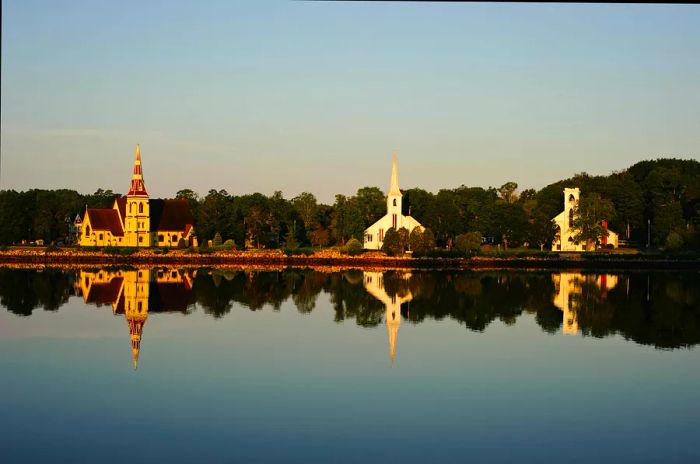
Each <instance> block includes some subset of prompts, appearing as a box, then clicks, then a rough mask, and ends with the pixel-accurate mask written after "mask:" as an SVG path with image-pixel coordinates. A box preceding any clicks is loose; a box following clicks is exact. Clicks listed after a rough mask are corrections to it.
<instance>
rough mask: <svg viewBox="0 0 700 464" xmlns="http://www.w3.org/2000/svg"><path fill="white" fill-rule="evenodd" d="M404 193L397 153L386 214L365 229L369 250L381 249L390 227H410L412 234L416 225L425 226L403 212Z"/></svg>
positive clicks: (365, 241) (392, 169)
mask: <svg viewBox="0 0 700 464" xmlns="http://www.w3.org/2000/svg"><path fill="white" fill-rule="evenodd" d="M402 197H403V194H402V193H401V190H400V189H399V173H398V161H397V160H396V153H394V155H393V158H392V160H391V181H390V182H389V193H388V194H387V197H386V214H385V215H384V217H383V218H381V219H380V220H378V221H377V222H375V223H374V224H372V225H371V226H369V227H368V228H367V229H365V237H364V247H365V248H366V249H368V250H380V249H381V248H382V244H383V243H384V234H385V233H386V231H387V230H389V229H390V228H392V227H393V228H394V229H395V230H399V229H400V228H402V227H405V228H406V229H408V233H409V234H410V233H411V231H413V229H415V228H416V227H421V228H422V227H423V226H421V225H420V223H419V222H418V221H416V220H415V219H413V218H412V217H411V216H404V215H403V214H401V199H402Z"/></svg>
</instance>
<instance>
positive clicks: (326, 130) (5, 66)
mask: <svg viewBox="0 0 700 464" xmlns="http://www.w3.org/2000/svg"><path fill="white" fill-rule="evenodd" d="M2 6H3V10H2V84H1V90H2V103H1V127H0V129H1V131H2V138H1V142H0V148H1V150H2V159H1V161H0V168H1V170H0V189H15V190H27V189H30V188H70V189H75V190H78V191H79V192H82V193H92V192H94V191H95V190H96V189H97V188H105V189H112V190H114V191H115V192H118V193H126V191H127V190H128V185H129V180H130V177H131V169H132V164H133V157H134V150H135V146H136V144H137V143H139V144H140V145H141V154H142V159H143V170H144V179H145V182H146V186H147V188H148V190H149V193H150V194H151V196H152V197H172V196H174V195H175V193H176V192H177V191H178V190H180V189H183V188H190V189H193V190H195V191H196V192H198V193H200V194H206V192H207V191H208V190H210V189H212V188H214V189H217V190H219V189H225V190H226V191H227V192H228V193H230V194H236V195H241V194H247V193H253V192H261V193H264V194H266V195H270V194H272V193H273V192H274V191H275V190H281V191H282V192H283V194H284V196H285V197H286V198H293V197H294V196H296V195H298V194H299V193H301V192H304V191H308V192H311V193H313V194H314V195H316V197H317V198H318V199H319V200H320V201H323V202H326V203H332V202H333V198H334V195H335V194H336V193H342V194H346V195H350V194H353V193H355V192H356V191H357V189H358V188H360V187H363V186H377V187H380V188H381V189H382V190H387V188H388V184H389V176H390V168H391V154H392V152H393V151H394V150H395V151H396V152H397V154H398V159H399V179H400V182H401V187H402V188H412V187H420V188H423V189H426V190H428V191H432V192H437V191H438V190H439V189H441V188H454V187H458V186H460V185H467V186H481V187H489V186H494V187H498V186H500V185H502V184H503V183H505V182H507V181H515V182H517V183H518V185H519V187H520V189H524V188H537V189H539V188H542V187H544V186H546V185H548V184H550V183H553V182H556V181H558V180H560V179H564V178H568V177H571V176H572V175H574V174H575V173H579V172H588V173H589V174H601V175H606V174H609V173H611V172H613V171H619V170H622V169H625V168H626V167H629V166H630V165H632V164H634V163H636V162H638V161H641V160H644V159H654V158H658V157H677V158H685V159H688V158H692V159H698V158H700V58H699V57H700V5H594V4H493V3H462V4H459V3H458V4H454V3H413V2H410V3H409V2H407V3H402V2H380V3H372V2H297V1H247V2H238V1H230V0H227V1H221V2H217V1H201V2H194V1H191V2H183V1H148V2H135V1H134V2H132V1H119V2H94V1H69V0H66V1H61V2H54V1H33V0H21V1H18V0H8V1H4V2H3V3H2Z"/></svg>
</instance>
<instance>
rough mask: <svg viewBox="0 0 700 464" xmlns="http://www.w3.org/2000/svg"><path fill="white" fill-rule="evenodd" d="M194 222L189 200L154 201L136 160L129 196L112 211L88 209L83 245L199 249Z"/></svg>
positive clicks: (82, 227)
mask: <svg viewBox="0 0 700 464" xmlns="http://www.w3.org/2000/svg"><path fill="white" fill-rule="evenodd" d="M193 224H194V219H193V217H192V212H191V211H190V208H189V205H188V204H187V201H186V200H182V199H174V200H161V199H151V198H149V196H148V192H147V190H146V184H145V183H144V180H143V169H142V166H141V149H140V147H139V146H138V145H136V159H135V160H134V169H133V174H132V177H131V186H130V188H129V192H128V193H127V194H126V196H124V197H121V198H117V199H115V200H114V204H113V206H112V208H86V210H85V214H84V217H83V218H82V221H81V222H80V238H79V240H78V244H79V245H80V246H124V247H151V246H157V247H177V246H188V245H194V246H196V237H195V236H194V225H193Z"/></svg>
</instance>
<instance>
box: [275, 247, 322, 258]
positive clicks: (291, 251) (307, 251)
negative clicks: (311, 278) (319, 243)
mask: <svg viewBox="0 0 700 464" xmlns="http://www.w3.org/2000/svg"><path fill="white" fill-rule="evenodd" d="M282 252H283V253H284V254H285V255H286V256H294V255H304V256H311V255H312V254H314V249H313V248H310V247H302V248H285V249H284V250H282Z"/></svg>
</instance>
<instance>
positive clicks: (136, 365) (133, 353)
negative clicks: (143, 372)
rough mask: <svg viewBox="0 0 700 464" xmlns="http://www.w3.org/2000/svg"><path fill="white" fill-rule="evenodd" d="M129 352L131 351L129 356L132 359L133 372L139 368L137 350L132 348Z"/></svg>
mask: <svg viewBox="0 0 700 464" xmlns="http://www.w3.org/2000/svg"><path fill="white" fill-rule="evenodd" d="M131 351H132V353H131V355H132V357H133V358H134V370H136V369H137V368H138V367H139V349H138V348H134V349H133V350H131Z"/></svg>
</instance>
